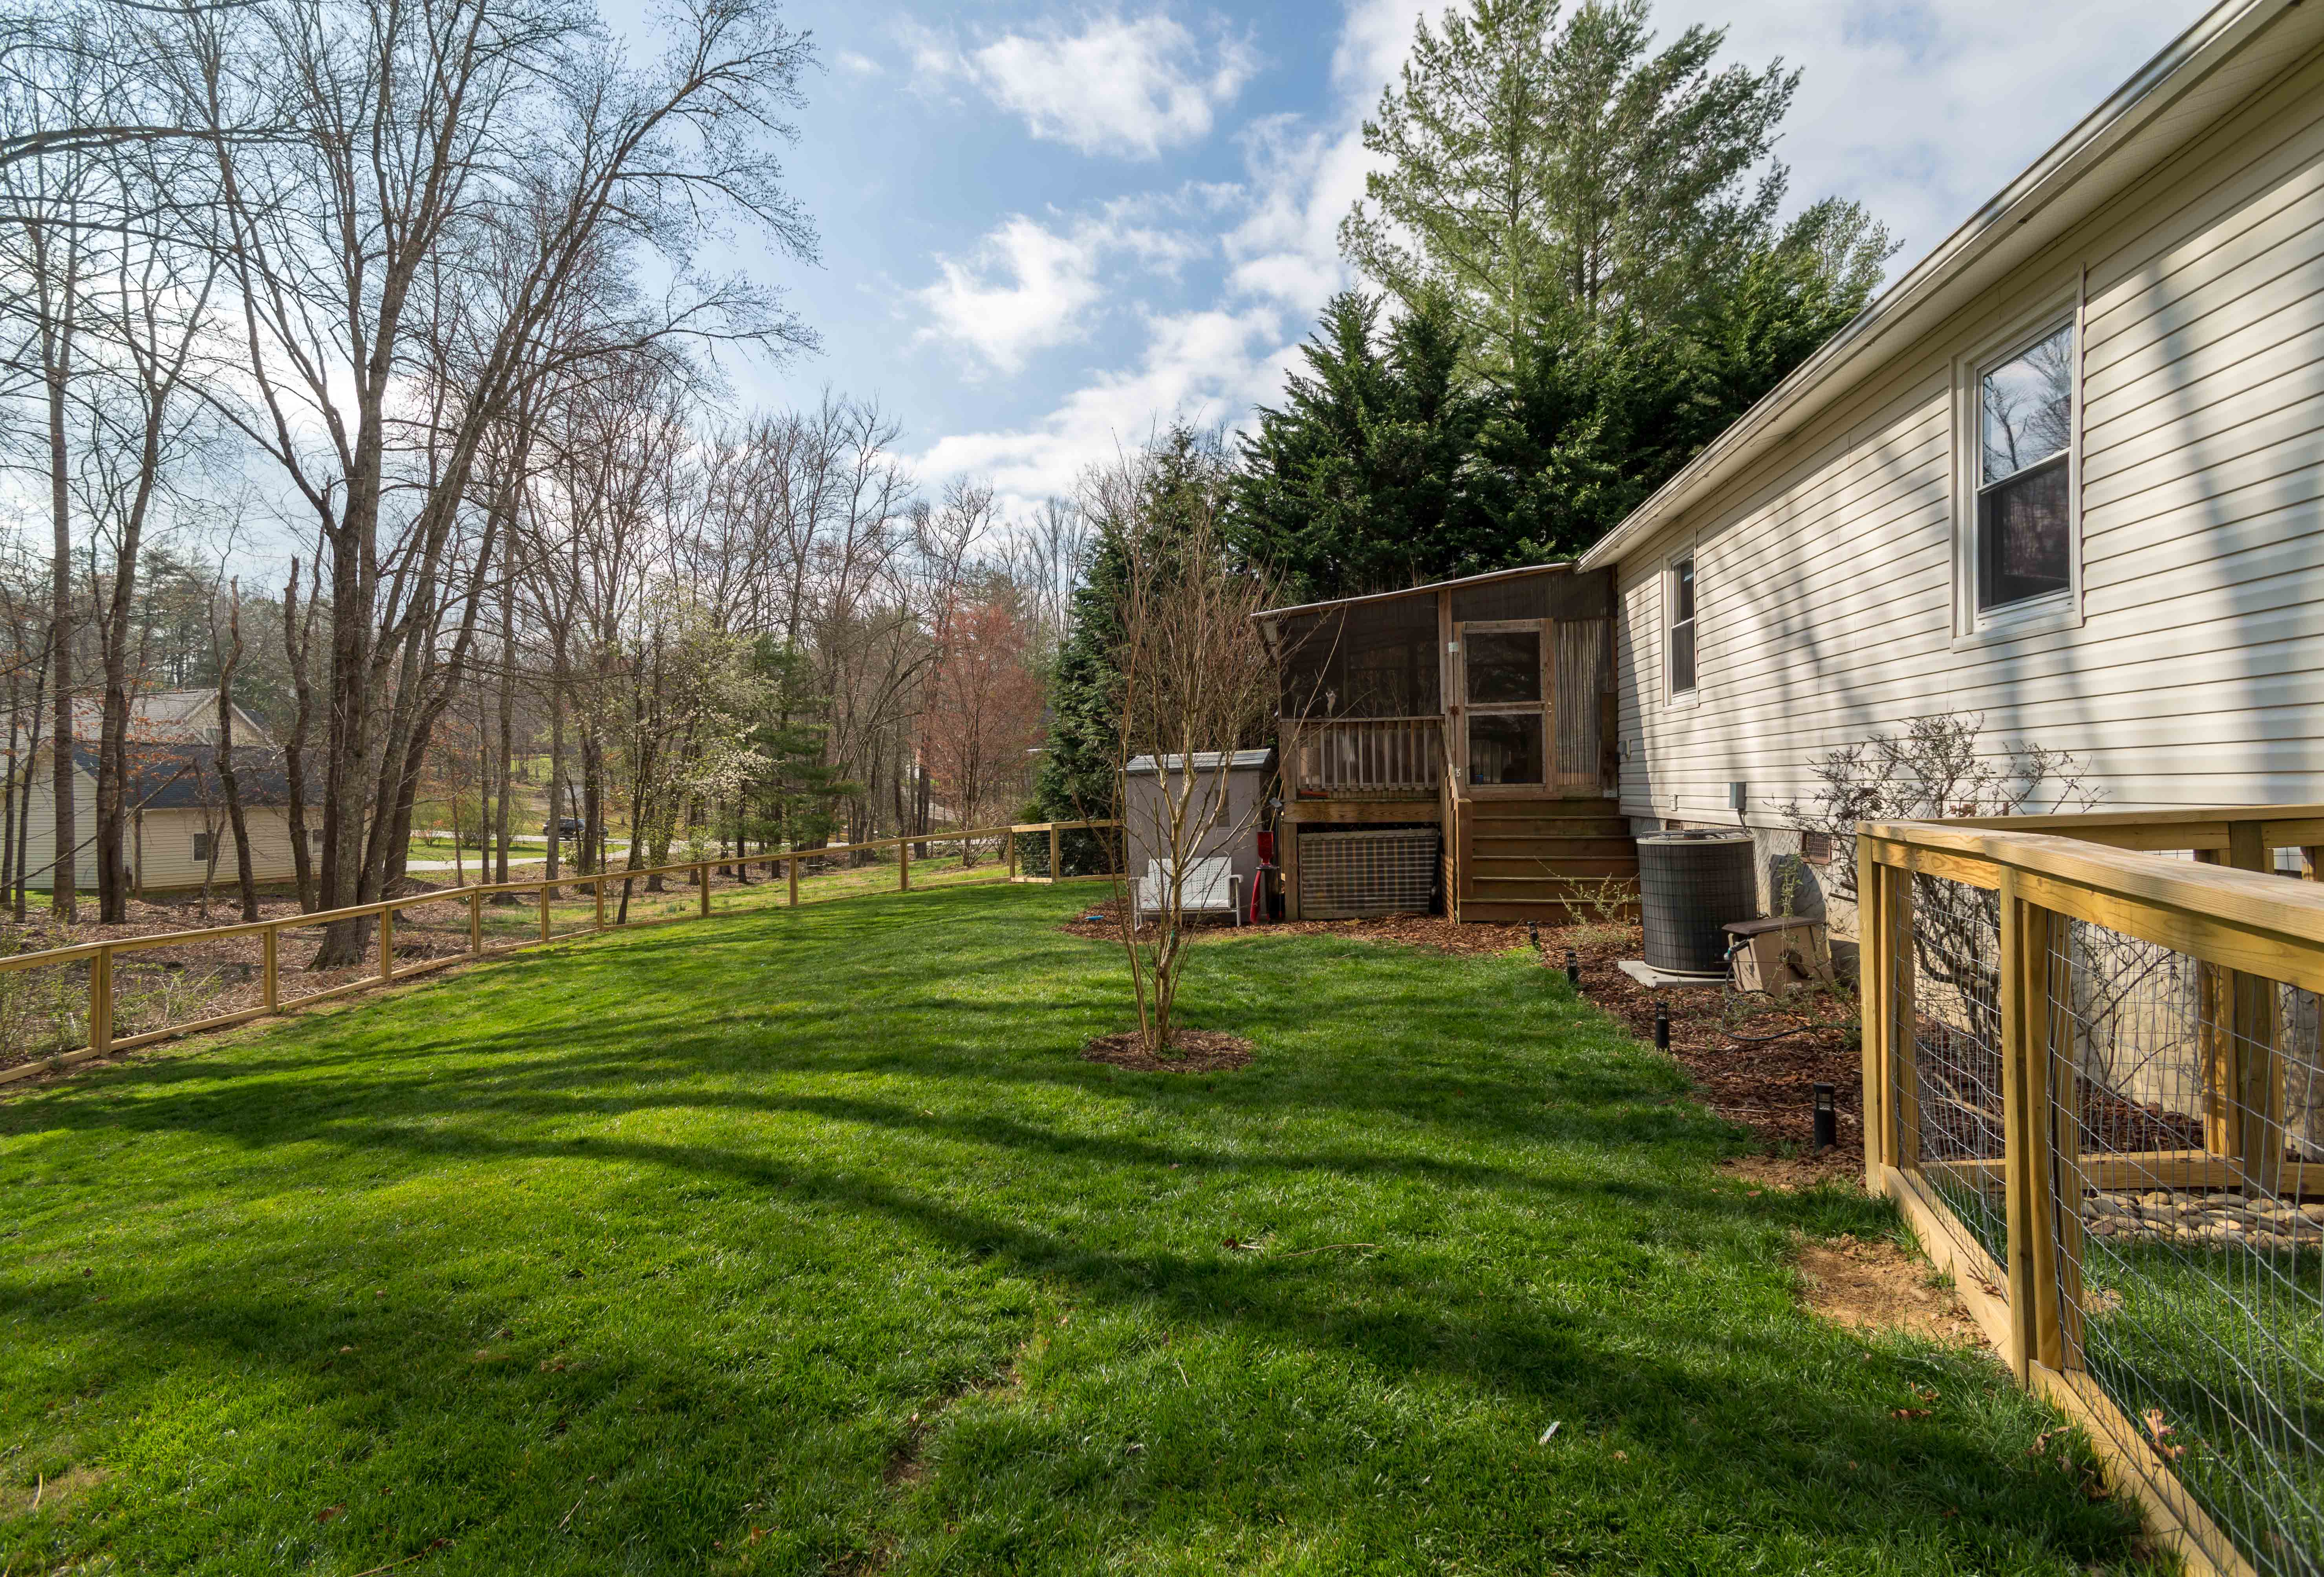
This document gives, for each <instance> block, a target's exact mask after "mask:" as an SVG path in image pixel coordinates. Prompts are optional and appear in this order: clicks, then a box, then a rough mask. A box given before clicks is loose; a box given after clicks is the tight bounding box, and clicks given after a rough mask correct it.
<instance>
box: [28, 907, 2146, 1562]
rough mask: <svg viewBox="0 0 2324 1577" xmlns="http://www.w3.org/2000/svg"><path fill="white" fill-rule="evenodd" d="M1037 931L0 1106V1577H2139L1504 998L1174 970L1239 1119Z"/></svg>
mask: <svg viewBox="0 0 2324 1577" xmlns="http://www.w3.org/2000/svg"><path fill="white" fill-rule="evenodd" d="M1087 899H1088V894H1087V893H1086V892H1085V891H1082V890H1068V891H1064V892H1060V891H1055V890H1046V889H1040V888H1007V887H1001V888H987V889H982V890H961V891H953V892H933V893H927V894H916V895H914V896H912V897H908V898H864V899H858V900H856V901H853V902H847V903H831V904H822V905H816V906H812V907H805V908H800V909H798V910H797V911H789V910H785V909H781V908H762V909H759V910H756V911H754V912H750V913H745V914H740V915H736V916H733V917H732V918H718V919H714V920H712V921H709V922H707V923H703V924H696V925H687V926H673V927H662V928H658V929H654V930H650V931H641V932H639V933H636V934H633V935H629V936H615V937H611V938H607V939H604V940H600V941H595V942H590V943H587V944H583V945H575V946H572V947H567V948H557V949H550V950H545V951H542V952H538V953H531V954H517V955H512V956H511V957H510V958H508V959H506V960H503V961H500V962H497V963H494V964H490V965H487V966H483V967H481V968H478V969H475V970H473V971H470V972H467V973H464V974H462V975H460V976H458V977H456V978H446V979H441V980H438V981H436V982H431V983H429V984H425V985H422V986H420V987H417V988H414V989H411V990H409V991H402V992H400V993H398V994H396V995H395V996H393V997H392V998H388V999H383V1000H373V1001H366V1002H359V1003H358V1004H357V1005H355V1006H353V1007H351V1008H349V1009H347V1010H344V1011H338V1012H334V1013H329V1014H327V1015H318V1016H315V1017H312V1018H308V1019H300V1020H296V1021H293V1022H291V1023H288V1024H283V1025H278V1026H274V1027H272V1028H266V1029H264V1030H263V1031H254V1032H252V1033H249V1034H246V1035H245V1036H244V1037H240V1038H238V1039H235V1040H233V1041H230V1042H227V1043H225V1044H217V1045H212V1046H210V1047H208V1048H206V1049H202V1050H199V1051H198V1052H193V1053H190V1054H186V1053H181V1054H177V1055H170V1056H163V1057H161V1058H157V1059H156V1060H153V1061H151V1062H148V1063H145V1064H143V1065H135V1066H132V1067H125V1068H121V1069H115V1070H112V1071H109V1072H104V1073H99V1074H92V1075H90V1076H88V1077H85V1078H82V1079H79V1080H77V1081H74V1082H71V1083H68V1084H60V1085H57V1086H53V1087H50V1088H47V1089H43V1090H40V1091H37V1092H34V1093H31V1094H28V1095H24V1096H20V1097H18V1098H15V1099H14V1100H10V1101H7V1102H0V1177H5V1180H6V1187H7V1198H8V1200H9V1203H10V1215H9V1219H8V1221H7V1222H6V1223H5V1230H6V1233H7V1235H6V1237H5V1245H6V1251H5V1255H0V1333H5V1340H0V1569H5V1570H10V1571H14V1572H19V1573H23V1572H45V1571H51V1570H55V1569H59V1568H62V1567H69V1568H71V1569H73V1570H75V1571H78V1572H112V1571H120V1572H218V1573H224V1572H235V1573H240V1572H272V1571H299V1572H318V1573H334V1574H337V1577H355V1573H359V1572H368V1571H372V1570H374V1569H376V1568H379V1567H383V1566H385V1565H387V1564H388V1563H392V1562H401V1561H404V1560H405V1559H406V1558H407V1557H415V1556H416V1557H419V1558H418V1559H416V1560H412V1561H411V1562H410V1565H409V1566H408V1567H399V1568H397V1569H398V1570H408V1571H410V1572H415V1573H429V1574H433V1573H438V1572H464V1573H466V1572H475V1573H484V1572H494V1573H498V1572H527V1573H534V1572H558V1573H563V1572H571V1573H583V1572H588V1573H596V1572H699V1571H708V1572H745V1571H748V1572H800V1573H807V1572H833V1573H838V1572H855V1573H862V1572H874V1571H886V1572H960V1573H984V1572H1056V1573H1068V1572H1070V1573H1080V1572H1097V1571H1111V1570H1117V1569H1119V1570H1137V1571H1141V1572H1189V1573H1192V1572H1234V1571H1265V1572H1297V1573H1310V1572H1312V1573H1325V1572H1331V1573H1338V1572H1463V1573H1488V1572H1508V1573H1519V1572H1523V1573H1529V1574H1530V1573H1538V1572H1581V1571H1597V1572H1673V1573H1675V1572H1700V1573H1725V1572H1747V1571H1748V1572H1808V1571H1815V1572H1964V1573H1966V1572H2054V1573H2059V1574H2061V1577H2063V1574H2065V1573H2070V1572H2085V1571H2088V1570H2090V1569H2092V1568H2093V1567H2096V1568H2099V1569H2106V1570H2116V1569H2121V1568H2123V1567H2124V1566H2125V1565H2126V1563H2128V1562H2129V1561H2130V1560H2131V1558H2132V1552H2133V1550H2134V1548H2135V1524H2134V1522H2133V1519H2132V1517H2131V1516H2130V1514H2129V1513H2128V1512H2127V1511H2126V1509H2124V1508H2122V1507H2120V1506H2118V1505H2116V1504H2113V1503H2105V1502H2100V1503H2093V1502H2092V1501H2090V1500H2089V1499H2088V1498H2087V1497H2086V1495H2085V1494H2084V1492H2083V1489H2082V1482H2083V1480H2082V1476H2081V1473H2080V1471H2077V1470H2070V1469H2068V1468H2066V1467H2062V1466H2061V1465H2059V1464H2058V1462H2056V1461H2055V1460H2054V1452H2052V1453H2051V1454H2049V1455H2032V1454H2029V1448H2031V1447H2033V1444H2034V1443H2035V1437H2036V1435H2037V1434H2039V1432H2040V1431H2041V1430H2043V1428H2044V1427H2045V1426H2046V1425H2048V1423H2049V1422H2050V1420H2049V1419H2048V1417H2047V1416H2045V1415H2044V1414H2043V1412H2042V1411H2041V1410H2040V1409H2039V1408H2038V1407H2037V1406H2035V1405H2034V1404H2033V1403H2032V1402H2030V1401H2028V1400H2026V1399H2025V1398H2024V1397H2021V1396H2019V1395H2018V1394H2017V1393H2015V1391H2013V1390H2012V1389H2011V1388H2009V1387H2008V1385H2007V1384H2006V1380H2005V1379H2004V1377H2003V1375H2002V1373H2001V1371H2000V1370H1999V1369H1998V1368H1997V1367H1996V1366H1995V1365H1994V1364H1993V1363H1992V1361H1991V1360H1989V1359H1988V1358H1985V1357H1982V1356H1978V1355H1975V1354H1969V1353H1964V1352H1959V1351H1950V1350H1943V1349H1939V1348H1934V1347H1931V1346H1928V1345H1925V1344H1922V1343H1917V1342H1912V1341H1909V1340H1907V1339H1904V1338H1901V1337H1897V1338H1866V1337H1862V1336H1858V1335H1855V1334H1850V1333H1844V1332H1841V1331H1840V1330H1837V1329H1834V1328H1831V1327H1828V1326H1826V1325H1824V1324H1822V1323H1820V1322H1819V1321H1817V1320H1816V1319H1814V1318H1813V1317H1812V1316H1811V1315H1809V1314H1804V1313H1803V1312H1802V1311H1801V1310H1800V1309H1799V1308H1798V1307H1797V1306H1796V1305H1795V1301H1794V1293H1795V1282H1794V1274H1793V1272H1792V1271H1791V1270H1790V1269H1789V1268H1787V1259H1788V1255H1789V1253H1790V1250H1791V1249H1792V1246H1793V1245H1794V1243H1795V1242H1796V1240H1797V1239H1798V1237H1799V1235H1800V1234H1802V1233H1808V1234H1830V1233H1836V1232H1839V1231H1856V1232H1859V1233H1877V1232H1880V1231H1890V1230H1893V1223H1892V1218H1891V1216H1890V1215H1889V1214H1888V1213H1887V1210H1886V1207H1885V1206H1882V1205H1877V1204H1876V1203H1873V1202H1871V1201H1869V1200H1867V1199H1864V1198H1862V1197H1860V1196H1851V1195H1848V1194H1840V1193H1838V1192H1830V1193H1821V1194H1804V1195H1787V1194H1777V1193H1773V1192H1769V1193H1765V1194H1759V1195H1758V1196H1756V1197H1755V1196H1753V1195H1752V1194H1750V1193H1748V1191H1747V1190H1746V1188H1745V1187H1744V1186H1743V1185H1740V1184H1739V1183H1736V1182H1732V1181H1730V1180H1729V1179H1726V1178H1725V1177H1723V1176H1721V1175H1720V1173H1719V1171H1718V1170H1717V1168H1716V1162H1717V1161H1718V1159H1719V1158H1720V1157H1721V1156H1722V1155H1724V1154H1726V1153H1728V1152H1729V1150H1730V1149H1732V1148H1735V1144H1736V1140H1735V1138H1734V1136H1733V1135H1732V1134H1731V1133H1730V1132H1729V1130H1728V1129H1727V1128H1726V1127H1725V1125H1723V1124H1721V1123H1720V1122H1718V1121H1717V1120H1713V1119H1711V1118H1710V1117H1708V1116H1707V1115H1705V1114H1704V1113H1703V1112H1702V1111H1701V1110H1700V1109H1699V1108H1698V1107H1696V1106H1695V1105H1693V1104H1692V1102H1689V1101H1688V1100H1686V1099H1684V1098H1683V1093H1684V1081H1683V1076H1682V1074H1680V1073H1679V1072H1678V1070H1677V1069H1676V1068H1675V1067H1674V1065H1672V1064H1670V1063H1668V1062H1667V1061H1665V1060H1663V1059H1660V1058H1657V1057H1656V1056H1655V1055H1654V1054H1653V1053H1652V1052H1651V1050H1648V1049H1646V1048H1642V1047H1638V1046H1637V1044H1635V1043H1634V1042H1631V1041H1629V1040H1628V1039H1627V1038H1625V1037H1623V1036H1621V1035H1620V1034H1619V1032H1618V1031H1617V1030H1616V1029H1615V1028H1613V1027H1612V1026H1611V1025H1610V1024H1609V1022H1608V1021H1607V1020H1605V1019H1602V1018H1601V1017H1600V1015H1599V1014H1597V1012H1596V1011H1595V1010H1591V1009H1590V1008H1589V1007H1588V1006H1587V1005H1586V1004H1582V1003H1581V1002H1578V1001H1576V1000H1575V999H1574V998H1573V997H1572V995H1570V994H1569V993H1568V991H1567V990H1566V988H1565V986H1564V985H1563V982H1562V980H1560V979H1558V978H1557V977H1556V976H1555V975H1554V973H1552V972H1548V971H1544V970H1541V969H1538V968H1535V967H1532V966H1530V965H1529V964H1526V963H1525V962H1522V961H1519V960H1517V959H1495V958H1487V959H1459V958H1448V957H1440V956H1436V955H1433V954H1421V953H1417V952H1411V951H1406V950H1401V949H1394V948H1388V947H1381V946H1375V945H1365V944H1362V943H1358V942H1353V941H1343V940H1339V939H1333V938H1316V937H1306V938H1298V937H1279V936H1277V937H1268V936H1258V937H1252V938H1243V939H1236V940H1232V941H1222V942H1220V943H1217V944H1215V945H1204V946H1203V947H1202V948H1200V949H1199V950H1198V951H1197V954H1195V957H1194V962H1193V964H1192V965H1191V971H1192V973H1191V977H1190V980H1189V982H1188V985H1187V989H1186V992H1185V1000H1184V1006H1185V1018H1186V1019H1187V1021H1188V1022H1190V1023H1192V1024H1194V1025H1196V1026H1198V1027H1203V1028H1223V1029H1231V1030H1236V1031H1239V1032H1240V1033H1242V1034H1245V1035H1247V1036H1249V1037H1251V1038H1252V1039H1253V1040H1255V1041H1256V1042H1257V1043H1258V1045H1259V1057H1258V1060H1257V1062H1256V1063H1255V1064H1254V1065H1253V1066H1251V1067H1250V1068H1249V1069H1247V1070H1245V1071H1243V1072H1240V1073H1238V1074H1218V1075H1214V1076H1208V1077H1190V1076H1183V1075H1172V1074H1133V1073H1129V1072H1124V1071H1120V1070H1116V1069H1111V1068H1107V1067H1104V1066H1101V1065H1093V1064H1090V1063H1087V1062H1084V1061H1083V1060H1081V1059H1080V1058H1079V1056H1077V1055H1076V1052H1077V1048H1078V1047H1080V1046H1082V1045H1083V1044H1084V1042H1085V1041H1086V1040H1087V1039H1088V1038H1089V1037H1092V1036H1093V1035H1096V1034H1099V1033H1102V1032H1105V1031H1109V1030H1113V1029H1117V1028H1122V1027H1123V1026H1124V1025H1125V1023H1126V1022H1127V1021H1128V1018H1129V1015H1128V1012H1127V1009H1126V1005H1125V1002H1124V996H1123V987H1122V983H1121V981H1120V975H1119V973H1118V972H1119V964H1118V962H1117V960H1116V959H1115V957H1114V956H1113V955H1111V954H1110V952H1109V950H1108V949H1107V947H1105V946H1104V945H1101V944H1095V943H1090V942H1084V941H1080V940H1076V939H1074V938H1072V937H1068V936H1063V935H1061V934H1059V933H1058V932H1057V931H1056V929H1055V928H1054V927H1055V922H1056V919H1057V918H1060V917H1061V916H1063V915H1065V914H1066V913H1068V912H1071V911H1072V910H1073V909H1074V908H1077V907H1078V906H1079V905H1080V904H1082V903H1084V902H1086V901H1087ZM1921 1408H1926V1409H1928V1410H1929V1412H1928V1416H1925V1417H1916V1418H1909V1419H1903V1420H1900V1419H1899V1418H1897V1417H1896V1416H1894V1415H1895V1412H1896V1411H1897V1410H1899V1409H1906V1410H1914V1409H1921ZM1552 1425H1555V1426H1556V1427H1555V1430H1554V1433H1549V1431H1550V1429H1551V1426H1552ZM36 1494H37V1495H38V1496H39V1497H40V1505H39V1506H38V1508H37V1509H35V1508H33V1504H32V1502H33V1500H34V1498H35V1495H36ZM439 1541H448V1542H439Z"/></svg>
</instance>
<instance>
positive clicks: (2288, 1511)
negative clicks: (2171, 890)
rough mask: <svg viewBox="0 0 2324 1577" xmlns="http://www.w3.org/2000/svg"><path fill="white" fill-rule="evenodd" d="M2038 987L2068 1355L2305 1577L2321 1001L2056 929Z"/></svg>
mask: <svg viewBox="0 0 2324 1577" xmlns="http://www.w3.org/2000/svg"><path fill="white" fill-rule="evenodd" d="M2047 976H2048V978H2047V987H2046V994H2047V1007H2048V1011H2049V1032H2048V1037H2047V1038H2048V1042H2049V1056H2050V1059H2051V1060H2050V1066H2051V1076H2050V1080H2049V1086H2050V1100H2049V1110H2050V1114H2051V1120H2052V1130H2053V1132H2054V1134H2055V1136H2056V1140H2055V1146H2056V1157H2057V1158H2056V1161H2055V1169H2056V1172H2057V1175H2058V1176H2059V1178H2060V1180H2061V1186H2060V1187H2059V1188H2058V1190H2057V1200H2058V1207H2057V1210H2056V1212H2055V1214H2054V1218H2053V1220H2052V1222H2050V1223H2049V1226H2050V1230H2051V1231H2052V1235H2053V1240H2054V1243H2055V1252H2056V1254H2057V1257H2058V1260H2059V1263H2060V1265H2061V1267H2062V1269H2063V1274H2062V1275H2061V1281H2060V1287H2059V1292H2058V1296H2059V1298H2060V1300H2061V1305H2063V1306H2062V1307H2061V1314H2060V1318H2061V1324H2062V1325H2063V1326H2064V1328H2065V1330H2066V1331H2067V1332H2068V1333H2069V1339H2070V1344H2071V1346H2072V1348H2073V1349H2074V1350H2075V1351H2071V1352H2070V1356H2069V1360H2070V1361H2072V1360H2073V1359H2074V1358H2076V1357H2078V1358H2079V1360H2080V1365H2081V1366H2082V1367H2084V1368H2086V1369H2088V1371H2089V1374H2090V1376H2091V1378H2092V1379H2094V1380H2095V1381H2096V1382H2097V1383H2098V1385H2099V1386H2100V1387H2101V1388H2103V1389H2104V1390H2105V1391H2106V1393H2107V1396H2108V1397H2110V1398H2111V1399H2112V1400H2113V1401H2114V1403H2115V1405H2116V1407H2118V1408H2119V1409H2120V1412H2121V1416H2122V1419H2123V1420H2125V1421H2126V1423H2125V1424H2124V1425H2122V1426H2123V1427H2125V1428H2126V1429H2127V1430H2128V1431H2130V1432H2131V1433H2132V1434H2134V1435H2135V1438H2133V1439H2130V1440H2126V1441H2124V1442H2122V1444H2123V1445H2124V1446H2125V1447H2126V1449H2129V1450H2132V1451H2135V1452H2150V1453H2152V1454H2153V1456H2154V1457H2156V1458H2159V1459H2160V1460H2161V1461H2162V1462H2163V1463H2165V1464H2167V1465H2168V1466H2169V1468H2170V1469H2171V1470H2172V1471H2173V1472H2175V1473H2176V1474H2177V1476H2178V1478H2179V1480H2180V1481H2181V1483H2182V1484H2183V1485H2185V1486H2186V1488H2187V1489H2188V1491H2189V1492H2190V1494H2191V1495H2192V1496H2193V1497H2194V1498H2195V1499H2196V1500H2197V1501H2198V1502H2199V1504H2200V1505H2201V1507H2202V1508H2203V1509H2204V1510H2205V1511H2206V1512H2208V1513H2209V1515H2210V1517H2211V1518H2212V1520H2213V1521H2215V1522H2216V1523H2217V1524H2218V1526H2219V1527H2220V1528H2221V1529H2222V1530H2223V1531H2224V1532H2225V1533H2226V1534H2227V1535H2228V1536H2229V1537H2230V1538H2232V1539H2233V1540H2234V1541H2235V1543H2236V1545H2238V1546H2239V1547H2240V1549H2241V1550H2242V1552H2243V1554H2245V1556H2246V1558H2247V1559H2248V1560H2249V1561H2250V1562H2251V1563H2252V1564H2253V1566H2254V1567H2255V1569H2257V1570H2258V1571H2260V1572H2265V1573H2270V1574H2283V1577H2293V1574H2298V1577H2315V1574H2317V1573H2319V1572H2324V1056H2319V1011H2318V1007H2319V1003H2318V998H2317V997H2316V996H2315V995H2314V994H2313V993H2311V992H2309V991H2300V990H2297V989H2295V988H2293V987H2291V986H2288V985H2284V984H2282V983H2281V982H2276V981H2273V980H2268V979H2265V978H2264V977H2261V976H2256V975H2251V974H2246V973H2240V972H2236V971H2232V970H2227V969H2223V968H2220V967H2218V966H2217V965H2214V964H2206V963H2203V962H2200V961H2199V960H2197V959H2195V958H2193V957H2190V956H2189V955H2188V954H2183V953H2179V952H2174V951H2172V949H2170V948H2167V947H2163V946H2158V945H2153V944H2152V943H2149V942H2145V941H2141V940H2138V939H2135V938H2133V937H2130V936H2123V935H2121V934H2119V933H2117V932H2115V931H2113V930H2110V929H2107V927H2101V926H2096V925H2092V924H2089V923H2087V922H2084V921H2080V920H2074V921H2061V922H2060V923H2059V924H2058V925H2057V926H2056V927H2054V928H2053V931H2052V939H2051V945H2050V949H2049V957H2048V968H2047ZM2303 1195H2306V1196H2307V1197H2305V1198H2303Z"/></svg>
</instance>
